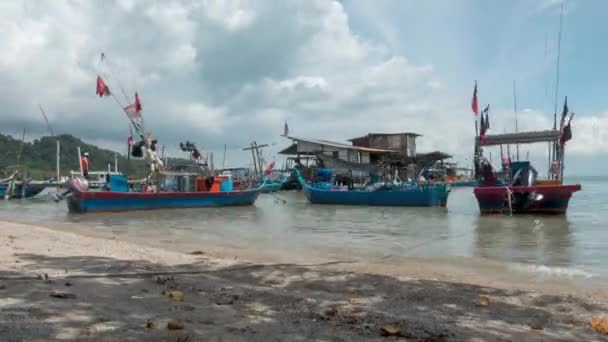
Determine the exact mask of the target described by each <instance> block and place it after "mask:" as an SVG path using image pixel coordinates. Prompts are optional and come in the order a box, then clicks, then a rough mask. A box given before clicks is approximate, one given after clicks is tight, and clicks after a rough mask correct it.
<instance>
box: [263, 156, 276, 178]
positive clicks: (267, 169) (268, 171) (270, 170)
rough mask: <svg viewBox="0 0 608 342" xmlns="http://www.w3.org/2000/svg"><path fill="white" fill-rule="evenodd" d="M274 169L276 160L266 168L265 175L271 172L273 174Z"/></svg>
mask: <svg viewBox="0 0 608 342" xmlns="http://www.w3.org/2000/svg"><path fill="white" fill-rule="evenodd" d="M272 169H274V160H273V161H272V162H271V163H270V164H268V166H266V169H264V176H268V175H269V174H271V173H272Z"/></svg>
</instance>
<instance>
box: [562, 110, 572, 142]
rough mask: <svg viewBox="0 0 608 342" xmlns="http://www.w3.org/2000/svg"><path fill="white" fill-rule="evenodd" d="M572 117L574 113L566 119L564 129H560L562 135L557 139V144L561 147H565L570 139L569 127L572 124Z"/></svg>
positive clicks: (570, 129) (570, 130) (570, 131)
mask: <svg viewBox="0 0 608 342" xmlns="http://www.w3.org/2000/svg"><path fill="white" fill-rule="evenodd" d="M573 116H574V113H572V115H570V117H569V118H568V120H567V121H568V122H567V123H566V124H565V125H564V128H562V133H561V136H560V138H559V143H560V144H561V145H562V146H563V145H566V143H567V142H568V141H569V140H570V139H572V128H571V127H570V124H571V123H572V117H573Z"/></svg>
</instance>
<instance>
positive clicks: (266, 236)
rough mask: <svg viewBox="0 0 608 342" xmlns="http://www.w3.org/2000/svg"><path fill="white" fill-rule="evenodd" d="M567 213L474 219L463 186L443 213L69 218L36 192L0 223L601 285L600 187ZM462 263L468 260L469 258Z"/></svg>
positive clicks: (224, 212) (264, 208) (284, 205)
mask: <svg viewBox="0 0 608 342" xmlns="http://www.w3.org/2000/svg"><path fill="white" fill-rule="evenodd" d="M579 181H580V183H581V184H582V186H583V191H581V192H578V193H576V194H575V195H574V197H573V199H572V200H571V202H570V208H569V211H568V214H567V215H566V216H515V217H508V216H502V215H498V216H480V215H479V211H478V208H477V203H476V201H475V198H474V196H473V194H472V189H471V188H460V189H454V190H453V191H452V193H451V194H450V198H449V200H448V207H447V209H439V208H370V207H347V206H330V205H311V204H308V203H307V202H306V199H305V198H304V196H303V194H302V193H298V192H284V193H277V194H270V195H261V196H260V198H259V200H258V201H257V202H256V204H255V206H251V207H237V208H211V209H179V210H159V211H145V212H125V213H104V214H86V215H70V214H68V212H67V208H66V205H65V203H59V204H55V203H52V202H50V201H48V200H47V199H46V198H45V197H44V196H43V197H42V198H39V199H34V200H24V201H9V202H6V201H1V202H0V220H1V219H4V220H11V221H16V222H23V223H35V224H40V225H45V224H46V225H55V226H57V225H59V226H61V227H66V228H68V229H86V230H90V231H91V232H93V231H94V232H96V233H104V234H112V235H118V236H128V237H129V238H134V239H137V238H141V239H148V240H150V239H152V240H155V241H159V242H165V243H170V244H172V245H173V246H179V244H180V243H196V242H197V241H204V242H206V243H209V242H210V243H213V244H217V245H219V246H222V245H226V246H232V247H234V248H243V249H245V248H247V249H254V250H255V249H260V250H274V251H281V252H282V253H303V254H309V255H310V254H314V255H319V256H323V255H332V256H349V257H352V256H356V257H357V258H358V259H360V260H370V261H374V262H379V261H380V262H382V260H388V259H390V258H403V257H421V258H426V259H431V260H432V259H433V258H437V259H438V260H444V261H445V260H446V257H447V258H448V259H449V258H450V257H464V258H454V262H456V260H458V261H457V262H460V263H464V264H466V263H468V261H476V262H478V261H483V260H487V261H491V262H493V263H496V262H498V263H500V264H501V265H502V266H503V267H504V269H509V270H514V271H521V272H529V273H533V274H549V275H552V276H558V277H562V276H563V277H570V278H572V277H575V278H577V277H578V278H581V279H591V278H593V279H595V280H600V281H602V282H603V281H604V280H605V279H608V265H607V264H608V194H607V193H608V181H606V180H602V179H583V180H579ZM467 260H468V261H467Z"/></svg>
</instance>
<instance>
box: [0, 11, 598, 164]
mask: <svg viewBox="0 0 608 342" xmlns="http://www.w3.org/2000/svg"><path fill="white" fill-rule="evenodd" d="M26 3H27V4H29V6H25V10H24V7H23V6H21V5H20V4H19V3H18V2H2V3H0V37H1V38H2V39H0V103H1V104H2V109H1V112H0V125H2V127H4V128H6V129H5V132H11V131H13V132H15V131H19V130H21V128H22V127H26V128H27V129H28V130H29V131H32V132H36V131H37V132H39V133H40V134H42V133H44V131H45V128H44V125H43V122H42V120H41V117H40V114H39V113H38V111H37V103H39V102H40V103H42V104H43V105H44V107H45V108H46V109H47V112H48V115H49V118H50V120H51V124H52V125H54V126H55V130H56V131H64V132H69V133H73V134H75V135H79V136H82V137H83V138H85V139H91V140H95V141H102V142H108V141H118V142H119V143H118V144H119V146H121V145H122V142H123V141H124V137H125V135H126V127H127V121H126V120H125V119H124V116H123V114H122V113H121V112H120V109H119V108H118V106H116V104H115V103H113V100H112V99H108V98H103V99H99V98H97V97H95V95H94V90H93V87H94V80H95V76H96V74H97V73H101V74H102V75H104V76H105V77H106V79H107V81H108V84H109V85H110V88H111V89H113V90H114V92H115V93H117V94H118V97H119V98H120V99H121V101H124V99H123V96H122V94H121V93H122V91H121V90H120V88H121V87H123V88H125V91H126V92H127V96H132V92H133V91H134V90H135V89H137V90H138V91H139V92H140V94H141V96H142V99H143V102H144V110H145V113H144V115H145V118H146V127H147V128H148V129H150V130H152V131H153V132H154V133H155V134H156V135H157V136H158V137H159V139H160V141H161V142H162V143H164V144H165V145H171V144H173V145H177V143H178V142H179V141H180V140H185V139H191V140H197V141H199V142H200V143H201V145H202V146H207V147H208V148H211V149H216V150H217V149H221V148H222V147H223V145H224V143H226V144H228V145H229V146H233V147H234V148H235V149H236V148H237V147H238V146H244V145H246V144H248V143H249V142H250V141H251V140H257V141H258V142H261V141H264V140H266V141H273V142H274V141H277V136H278V135H279V134H280V133H281V131H282V126H283V122H284V121H285V120H287V121H288V123H289V126H290V130H291V131H292V132H293V133H294V134H297V135H302V136H311V137H318V138H326V139H335V140H344V139H347V138H350V137H353V136H357V135H360V134H365V133H367V132H369V131H374V132H381V131H385V132H388V131H390V132H394V131H414V132H419V133H421V134H423V135H424V136H423V137H421V138H420V140H419V146H420V149H421V150H445V151H447V152H449V153H453V154H455V155H456V156H458V157H459V158H461V160H462V159H463V158H468V157H470V155H471V153H472V149H473V146H472V144H473V133H474V128H473V116H472V114H471V113H470V110H469V106H470V103H469V101H470V91H471V90H472V89H466V90H465V89H461V88H458V89H455V88H454V87H453V85H451V84H450V83H449V81H448V80H447V79H448V78H449V77H446V75H445V74H443V73H442V71H441V70H440V69H439V68H437V67H436V65H434V64H433V63H430V62H429V63H416V62H412V59H410V58H409V56H408V55H399V54H396V53H394V52H393V51H395V49H394V45H396V44H397V43H396V41H397V40H398V38H399V35H401V34H406V33H404V32H400V31H399V30H395V29H392V28H391V27H390V25H388V24H386V25H384V26H383V31H384V32H385V36H386V37H388V38H386V37H385V41H373V40H370V39H366V38H363V37H362V36H360V35H357V34H356V33H355V32H353V29H352V27H351V26H350V22H349V16H348V14H347V13H346V11H345V10H344V8H343V6H342V4H341V3H340V2H337V1H326V0H312V1H305V0H302V1H278V0H277V1H264V2H254V1H245V0H243V1H238V0H234V1H207V0H192V1H186V0H179V1H178V0H175V1H139V0H131V1H118V0H116V1H104V2H85V1H83V2H60V1H56V2H55V1H51V0H47V1H39V2H36V3H35V4H36V5H35V6H34V3H33V2H26ZM456 7H457V6H451V7H450V10H447V9H444V10H442V11H443V12H442V13H443V14H442V15H445V16H448V15H450V12H452V11H456V10H458V8H456ZM414 12H415V11H414ZM414 19H416V18H414ZM414 21H415V20H414ZM418 21H419V18H418ZM418 21H415V22H418ZM460 30H462V28H460ZM407 34H410V33H407ZM412 34H417V33H412ZM390 37H392V38H390ZM389 38H390V39H389ZM419 39H421V40H422V39H423V37H420V38H419ZM386 40H389V41H388V42H387V41H386ZM102 51H103V52H105V54H106V56H107V58H106V61H104V62H103V63H102V62H100V58H99V55H100V53H101V52H102ZM442 57H443V58H446V59H447V58H453V57H452V55H449V56H448V54H443V55H442ZM456 57H458V56H456ZM456 57H454V58H456ZM455 60H456V61H460V60H462V56H459V57H458V59H455ZM486 83H488V82H486ZM471 87H472V85H471ZM484 90H485V89H484ZM463 94H466V95H463ZM491 116H492V123H493V127H495V128H494V131H497V132H501V130H502V129H501V127H512V126H513V121H512V118H513V113H512V112H511V111H510V110H506V109H505V110H503V109H500V108H497V109H496V110H494V109H493V110H492V113H491ZM606 118H607V117H606V115H601V116H596V117H580V118H579V117H576V118H575V122H574V128H573V129H574V134H575V139H574V140H573V141H572V142H571V143H569V149H571V150H572V151H573V152H577V153H578V152H579V151H580V152H581V153H591V154H593V153H608V151H607V150H606V147H604V146H606V144H605V142H606V139H608V137H607V136H606V135H604V134H602V133H601V132H603V131H605V130H606V128H608V127H605V126H606V123H605V122H607V121H608V120H605V119H606ZM551 122H552V116H551V115H548V114H544V113H541V112H538V111H534V110H531V111H526V112H522V113H521V114H520V128H521V129H544V128H548V127H550V126H551ZM596 131H597V133H594V132H596ZM584 132H590V134H589V135H588V134H587V133H584ZM594 134H595V135H594ZM602 142H603V143H604V144H601V143H602ZM110 145H111V144H110ZM280 147H283V146H275V147H274V149H275V150H276V149H278V148H280ZM269 153H272V151H271V152H269ZM216 155H217V153H216ZM235 155H236V156H238V154H235ZM235 158H236V157H235ZM237 163H238V160H237V159H235V160H234V161H233V163H232V164H237Z"/></svg>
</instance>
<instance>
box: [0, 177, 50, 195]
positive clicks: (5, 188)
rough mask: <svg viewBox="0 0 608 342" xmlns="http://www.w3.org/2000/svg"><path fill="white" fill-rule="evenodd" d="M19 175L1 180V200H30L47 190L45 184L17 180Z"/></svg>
mask: <svg viewBox="0 0 608 342" xmlns="http://www.w3.org/2000/svg"><path fill="white" fill-rule="evenodd" d="M16 174H17V173H13V174H12V175H11V176H10V177H8V178H5V179H2V180H0V197H1V198H30V197H34V196H36V195H38V194H39V193H41V192H42V191H43V190H44V189H45V188H46V184H45V183H44V182H38V181H32V180H29V181H26V182H25V185H24V182H23V181H20V180H16V179H15V176H16Z"/></svg>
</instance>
